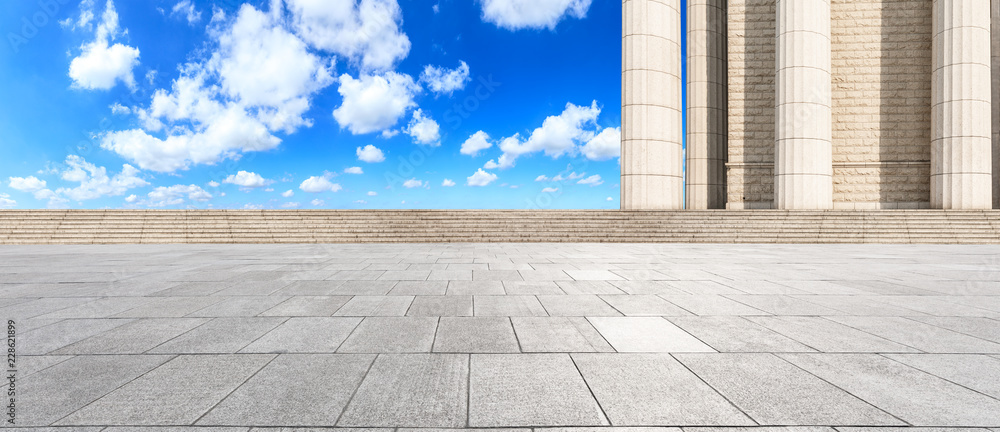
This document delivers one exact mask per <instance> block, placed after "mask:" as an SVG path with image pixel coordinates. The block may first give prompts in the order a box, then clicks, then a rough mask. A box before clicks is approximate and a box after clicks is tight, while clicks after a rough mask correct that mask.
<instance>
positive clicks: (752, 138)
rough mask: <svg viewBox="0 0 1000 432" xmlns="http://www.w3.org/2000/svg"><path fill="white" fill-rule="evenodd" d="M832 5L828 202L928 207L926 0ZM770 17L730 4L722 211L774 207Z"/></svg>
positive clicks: (770, 2) (771, 5) (747, 2)
mask: <svg viewBox="0 0 1000 432" xmlns="http://www.w3.org/2000/svg"><path fill="white" fill-rule="evenodd" d="M972 1H976V0H972ZM993 1H1000V0H993ZM831 7H832V22H831V24H832V37H833V46H832V63H833V173H834V178H833V183H834V184H833V188H834V189H833V191H834V197H833V200H834V208H846V209H874V208H927V207H929V205H930V177H929V176H930V149H931V145H930V140H931V136H930V134H931V130H930V128H931V61H932V57H931V41H932V33H931V32H932V24H933V23H932V2H931V0H833V1H832V4H831ZM775 17H776V14H775V0H730V1H729V64H730V67H729V98H730V99H729V162H728V164H727V172H728V180H729V202H728V207H729V208H771V207H772V206H773V199H774V194H773V191H774V177H773V165H774V128H775V125H774V100H775V87H774V68H775V59H774V49H775Z"/></svg>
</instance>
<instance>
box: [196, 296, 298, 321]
mask: <svg viewBox="0 0 1000 432" xmlns="http://www.w3.org/2000/svg"><path fill="white" fill-rule="evenodd" d="M287 299H288V298H287V297H283V296H240V297H226V298H225V299H224V300H222V301H221V302H218V303H216V304H214V305H211V306H209V307H207V308H204V309H202V310H199V311H195V312H193V313H190V314H188V315H187V316H189V317H210V318H219V317H252V316H256V315H258V314H260V313H263V312H264V311H266V310H268V309H271V308H272V307H274V306H277V305H278V304H279V303H281V302H283V301H285V300H287Z"/></svg>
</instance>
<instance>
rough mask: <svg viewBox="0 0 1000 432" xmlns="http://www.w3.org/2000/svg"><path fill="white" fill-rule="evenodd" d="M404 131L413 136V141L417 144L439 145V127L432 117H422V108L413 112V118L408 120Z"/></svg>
mask: <svg viewBox="0 0 1000 432" xmlns="http://www.w3.org/2000/svg"><path fill="white" fill-rule="evenodd" d="M406 133H407V134H408V135H410V136H411V137H413V142H415V143H417V144H423V145H429V146H431V147H437V146H439V145H441V142H440V140H441V127H440V126H439V125H438V123H437V122H436V121H434V119H432V118H430V117H424V112H423V110H420V109H418V110H416V111H414V112H413V120H410V124H409V126H407V127H406Z"/></svg>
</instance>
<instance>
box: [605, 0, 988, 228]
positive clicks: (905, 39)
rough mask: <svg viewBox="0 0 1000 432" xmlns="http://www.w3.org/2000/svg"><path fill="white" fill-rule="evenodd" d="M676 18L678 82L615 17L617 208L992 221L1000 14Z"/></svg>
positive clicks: (837, 8)
mask: <svg viewBox="0 0 1000 432" xmlns="http://www.w3.org/2000/svg"><path fill="white" fill-rule="evenodd" d="M991 3H992V4H991ZM683 4H684V7H686V8H687V26H688V28H687V67H688V70H687V72H688V80H687V82H686V83H682V82H681V79H680V78H679V77H680V76H681V71H680V67H681V66H680V65H681V64H682V62H681V55H682V54H681V50H680V40H681V39H680V19H681V18H680V17H681V14H680V8H681V7H682V2H681V0H623V2H622V8H623V51H622V53H623V59H622V105H623V106H622V128H623V129H622V208H623V209H680V208H691V209H722V208H730V209H771V208H776V209H809V210H816V209H918V208H938V209H987V208H1000V57H998V56H1000V0H728V1H727V0H687V1H686V2H684V3H683ZM991 27H992V31H991ZM681 85H686V86H687V91H688V98H687V106H686V109H687V136H686V140H687V151H686V154H685V153H683V152H682V150H681V144H680V143H681V142H682V141H683V138H685V137H683V136H682V135H681V134H682V132H681V128H680V113H681V111H682V106H681V95H680V86H681ZM992 101H998V103H992ZM685 165H686V169H685Z"/></svg>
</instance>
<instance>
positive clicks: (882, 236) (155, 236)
mask: <svg viewBox="0 0 1000 432" xmlns="http://www.w3.org/2000/svg"><path fill="white" fill-rule="evenodd" d="M390 242H408V243H426V242H627V243H649V242H661V243H662V242H676V243H693V242H697V243H962V244H1000V211H938V210H881V211H875V210H873V211H780V210H745V211H744V210H709V211H662V212H657V211H617V210H608V211H602V210H565V211H564V210H538V211H536V210H177V211H172V210H30V211H21V210H5V211H0V244H122V243H390Z"/></svg>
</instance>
